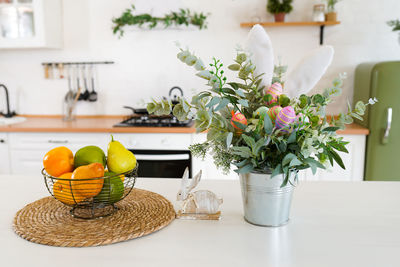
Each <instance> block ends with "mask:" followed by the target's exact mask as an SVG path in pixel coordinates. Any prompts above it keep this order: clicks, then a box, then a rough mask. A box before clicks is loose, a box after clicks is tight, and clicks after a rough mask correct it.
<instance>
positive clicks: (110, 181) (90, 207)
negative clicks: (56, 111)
mask: <svg viewBox="0 0 400 267" xmlns="http://www.w3.org/2000/svg"><path fill="white" fill-rule="evenodd" d="M138 167H139V164H136V166H135V168H134V169H132V170H130V171H127V172H124V173H119V174H112V175H109V176H104V177H99V178H87V179H79V180H76V179H67V178H58V177H54V176H51V175H49V174H48V173H47V172H46V171H45V169H43V170H42V174H43V177H44V182H45V184H46V187H47V190H48V191H49V193H50V194H51V195H52V196H53V197H54V198H55V199H57V200H58V201H60V202H61V203H63V204H65V205H67V206H70V207H72V209H71V210H70V214H71V215H72V216H74V217H76V218H81V219H94V218H99V217H105V216H109V215H111V214H113V213H114V212H116V211H117V210H118V207H117V206H116V205H115V204H116V203H117V202H119V201H121V200H122V199H124V198H125V197H126V196H127V195H129V193H130V192H131V191H132V189H133V187H134V186H135V182H136V178H137V173H138Z"/></svg>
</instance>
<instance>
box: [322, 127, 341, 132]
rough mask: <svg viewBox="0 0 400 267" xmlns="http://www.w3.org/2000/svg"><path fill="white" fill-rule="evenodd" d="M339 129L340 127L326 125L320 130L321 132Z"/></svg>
mask: <svg viewBox="0 0 400 267" xmlns="http://www.w3.org/2000/svg"><path fill="white" fill-rule="evenodd" d="M339 129H340V127H334V126H331V127H326V128H324V129H322V131H323V132H336V131H337V130H339Z"/></svg>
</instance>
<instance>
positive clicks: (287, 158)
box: [282, 153, 296, 166]
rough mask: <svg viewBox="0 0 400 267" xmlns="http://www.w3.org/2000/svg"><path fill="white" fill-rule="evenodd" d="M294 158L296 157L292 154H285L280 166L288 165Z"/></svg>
mask: <svg viewBox="0 0 400 267" xmlns="http://www.w3.org/2000/svg"><path fill="white" fill-rule="evenodd" d="M294 158H296V155H295V154H293V153H289V154H286V156H285V157H284V158H283V159H282V166H286V165H288V164H289V163H290V162H291V161H292V160H293V159H294Z"/></svg>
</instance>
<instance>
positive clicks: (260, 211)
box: [239, 172, 293, 226]
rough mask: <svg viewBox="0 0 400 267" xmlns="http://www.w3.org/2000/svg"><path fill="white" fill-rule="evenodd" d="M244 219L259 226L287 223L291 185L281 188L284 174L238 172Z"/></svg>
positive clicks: (291, 191)
mask: <svg viewBox="0 0 400 267" xmlns="http://www.w3.org/2000/svg"><path fill="white" fill-rule="evenodd" d="M239 177H240V185H241V189H242V199H243V209H244V219H245V220H246V221H247V222H249V223H251V224H255V225H259V226H282V225H285V224H286V223H288V221H289V213H290V206H291V203H292V194H293V186H292V185H291V184H290V183H288V184H287V185H286V186H284V187H282V188H281V184H282V182H283V179H284V176H283V175H277V176H275V177H273V178H271V174H270V173H256V172H251V173H246V174H240V175H239Z"/></svg>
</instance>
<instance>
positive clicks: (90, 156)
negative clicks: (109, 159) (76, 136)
mask: <svg viewBox="0 0 400 267" xmlns="http://www.w3.org/2000/svg"><path fill="white" fill-rule="evenodd" d="M96 162H97V163H101V164H102V165H103V167H105V166H106V155H105V154H104V152H103V150H102V149H101V148H100V147H98V146H85V147H82V148H81V149H79V150H78V151H77V152H76V153H75V157H74V167H75V168H78V167H80V166H84V165H89V164H91V163H96Z"/></svg>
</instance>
